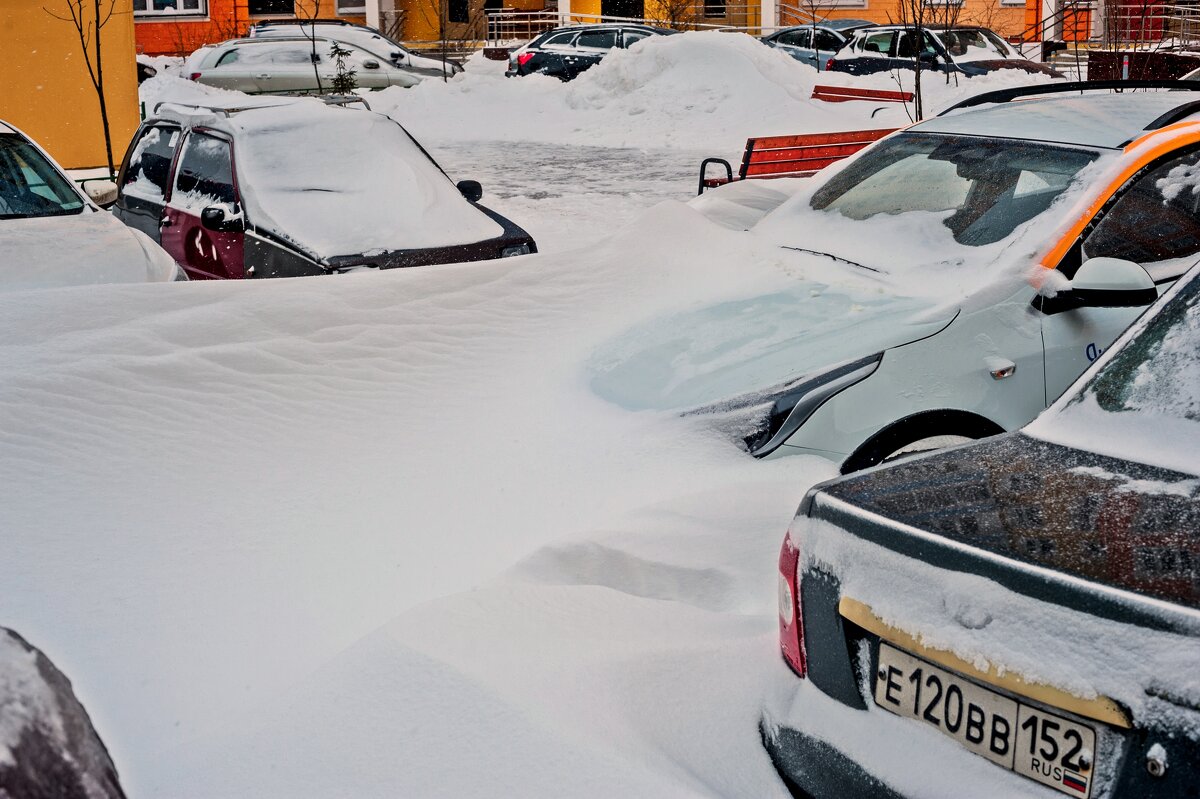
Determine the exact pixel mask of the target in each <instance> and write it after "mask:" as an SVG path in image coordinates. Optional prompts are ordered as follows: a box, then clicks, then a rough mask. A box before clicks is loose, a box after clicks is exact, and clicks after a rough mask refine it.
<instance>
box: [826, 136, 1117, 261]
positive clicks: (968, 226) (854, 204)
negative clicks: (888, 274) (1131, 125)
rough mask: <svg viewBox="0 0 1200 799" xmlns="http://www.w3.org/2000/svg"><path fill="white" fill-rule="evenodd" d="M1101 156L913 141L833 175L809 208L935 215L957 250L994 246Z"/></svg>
mask: <svg viewBox="0 0 1200 799" xmlns="http://www.w3.org/2000/svg"><path fill="white" fill-rule="evenodd" d="M1098 156H1099V154H1098V153H1097V152H1095V151H1091V150H1083V149H1077V148H1068V147H1053V146H1049V145H1046V144H1042V143H1040V142H1027V141H1020V140H1016V139H985V138H981V137H977V136H946V135H939V134H928V133H907V134H903V135H900V136H896V137H895V138H892V139H890V140H887V141H884V142H882V143H880V144H879V145H876V146H875V147H874V148H872V149H871V150H870V151H868V152H867V153H865V154H864V155H863V156H862V157H861V158H859V159H858V160H857V161H855V162H853V163H852V164H850V165H849V166H848V167H847V168H846V169H844V170H843V171H842V172H840V173H838V174H837V175H835V176H834V177H833V178H832V179H830V180H829V182H828V183H826V184H825V185H824V186H822V187H821V188H820V189H819V190H818V191H817V192H816V193H815V194H814V195H813V197H812V201H811V206H812V208H814V209H816V210H818V211H825V212H828V213H838V214H841V215H842V216H844V217H848V218H850V219H854V220H867V219H870V218H871V217H875V216H878V215H881V214H889V215H894V214H903V213H907V212H911V211H928V212H935V213H939V214H941V215H943V217H944V218H943V219H942V224H944V225H945V226H946V227H947V228H949V230H950V232H951V233H952V234H953V236H954V240H955V241H956V242H958V243H959V244H965V245H968V246H979V245H983V244H991V243H993V242H997V241H1000V240H1001V239H1004V238H1007V237H1008V236H1009V235H1010V234H1011V233H1012V232H1013V231H1014V230H1015V229H1016V228H1017V227H1018V226H1019V225H1021V224H1022V223H1024V222H1028V221H1029V220H1030V219H1033V218H1034V217H1035V216H1037V215H1039V214H1041V213H1042V212H1044V211H1045V210H1046V209H1047V208H1049V207H1050V204H1051V203H1052V202H1054V200H1055V199H1056V198H1057V197H1059V195H1061V194H1062V193H1063V192H1064V191H1065V190H1066V189H1067V187H1068V186H1069V185H1070V184H1071V182H1072V180H1073V179H1074V177H1075V176H1076V175H1077V174H1078V173H1079V171H1080V170H1082V169H1083V168H1084V167H1085V166H1087V165H1088V164H1090V163H1092V161H1094V160H1095V159H1096V158H1097V157H1098Z"/></svg>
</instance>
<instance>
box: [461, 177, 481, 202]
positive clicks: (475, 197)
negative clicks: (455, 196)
mask: <svg viewBox="0 0 1200 799" xmlns="http://www.w3.org/2000/svg"><path fill="white" fill-rule="evenodd" d="M458 191H459V193H460V194H462V196H464V197H466V198H467V199H468V200H470V201H471V202H473V203H477V202H479V201H480V200H481V199H483V186H480V185H479V181H477V180H460V181H459V182H458Z"/></svg>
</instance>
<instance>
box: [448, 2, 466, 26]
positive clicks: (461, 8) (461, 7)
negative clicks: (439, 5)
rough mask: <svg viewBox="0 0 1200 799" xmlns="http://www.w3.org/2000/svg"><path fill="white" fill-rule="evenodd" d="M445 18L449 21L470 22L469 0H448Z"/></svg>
mask: <svg viewBox="0 0 1200 799" xmlns="http://www.w3.org/2000/svg"><path fill="white" fill-rule="evenodd" d="M446 19H447V21H449V22H470V21H471V4H470V0H450V3H449V6H448V8H447V9H446Z"/></svg>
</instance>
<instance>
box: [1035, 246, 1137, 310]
mask: <svg viewBox="0 0 1200 799" xmlns="http://www.w3.org/2000/svg"><path fill="white" fill-rule="evenodd" d="M1039 299H1041V304H1040V309H1041V311H1042V312H1043V313H1048V314H1052V313H1062V312H1063V311H1070V310H1073V309H1075V308H1140V307H1142V306H1145V305H1149V304H1150V303H1152V302H1154V301H1155V300H1156V299H1158V289H1157V288H1155V286H1154V279H1153V278H1152V277H1150V273H1149V272H1147V271H1146V270H1145V269H1143V268H1142V266H1141V264H1136V263H1134V262H1133V261H1126V260H1125V259H1123V258H1089V259H1088V260H1086V261H1084V262H1083V265H1082V266H1080V267H1079V271H1077V272H1076V273H1075V277H1074V278H1072V279H1071V282H1070V283H1069V284H1068V286H1067V288H1066V289H1064V290H1061V291H1059V292H1058V294H1056V295H1055V296H1053V297H1041V298H1039Z"/></svg>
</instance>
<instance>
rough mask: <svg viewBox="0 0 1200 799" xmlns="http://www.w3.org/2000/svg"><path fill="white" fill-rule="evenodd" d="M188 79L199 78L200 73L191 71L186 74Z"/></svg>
mask: <svg viewBox="0 0 1200 799" xmlns="http://www.w3.org/2000/svg"><path fill="white" fill-rule="evenodd" d="M188 80H200V73H199V72H193V73H192V74H191V75H188Z"/></svg>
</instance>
